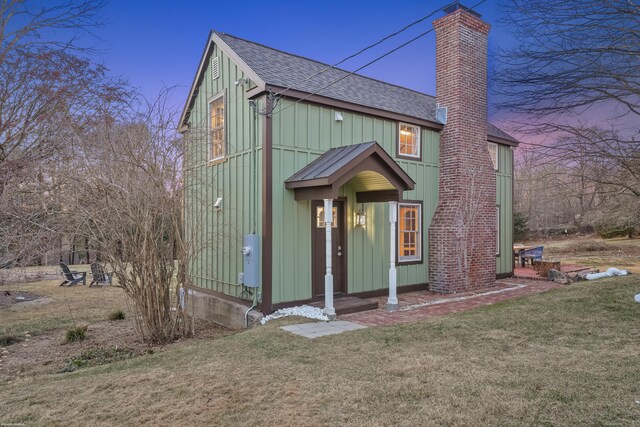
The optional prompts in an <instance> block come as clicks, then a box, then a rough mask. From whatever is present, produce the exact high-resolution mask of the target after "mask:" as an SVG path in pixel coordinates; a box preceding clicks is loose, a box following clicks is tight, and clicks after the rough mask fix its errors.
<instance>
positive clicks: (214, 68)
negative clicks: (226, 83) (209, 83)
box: [211, 56, 220, 80]
mask: <svg viewBox="0 0 640 427" xmlns="http://www.w3.org/2000/svg"><path fill="white" fill-rule="evenodd" d="M219 62H220V61H219V60H218V57H217V56H214V57H212V58H211V79H212V80H215V79H217V78H218V77H220V65H219Z"/></svg>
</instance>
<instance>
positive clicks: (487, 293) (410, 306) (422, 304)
mask: <svg viewBox="0 0 640 427" xmlns="http://www.w3.org/2000/svg"><path fill="white" fill-rule="evenodd" d="M526 287H527V285H520V284H518V285H515V286H512V287H510V288H504V289H498V290H495V291H487V292H482V293H480V294H473V295H467V296H464V297H456V298H441V299H437V300H433V301H429V302H423V303H421V304H413V305H405V306H404V307H400V309H399V311H409V310H415V309H416V308H422V307H427V306H429V305H436V304H444V303H445V302H457V301H464V300H467V299H471V298H477V297H483V296H485V295H494V294H501V293H502V292H507V291H513V290H514V289H521V288H526Z"/></svg>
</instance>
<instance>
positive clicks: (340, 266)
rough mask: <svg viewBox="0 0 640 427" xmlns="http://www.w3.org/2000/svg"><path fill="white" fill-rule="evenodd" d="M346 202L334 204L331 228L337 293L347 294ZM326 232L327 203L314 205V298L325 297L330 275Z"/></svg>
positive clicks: (334, 281)
mask: <svg viewBox="0 0 640 427" xmlns="http://www.w3.org/2000/svg"><path fill="white" fill-rule="evenodd" d="M344 209H345V206H344V201H342V200H334V201H333V218H334V220H333V223H332V227H331V245H332V251H331V253H332V254H333V257H332V261H331V272H332V274H333V293H334V294H340V293H345V291H346V286H345V284H346V283H345V282H346V280H345V277H346V273H347V247H346V241H347V239H346V235H347V233H346V231H347V227H346V224H345V211H344ZM325 248H326V228H325V225H324V202H323V201H322V200H314V201H312V202H311V260H312V261H311V264H312V267H311V274H312V284H313V296H314V297H317V296H321V295H324V275H325V273H326V256H327V255H326V252H325Z"/></svg>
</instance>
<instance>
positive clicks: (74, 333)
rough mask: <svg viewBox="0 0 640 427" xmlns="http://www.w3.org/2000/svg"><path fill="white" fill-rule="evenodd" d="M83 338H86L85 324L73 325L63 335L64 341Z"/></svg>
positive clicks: (81, 339)
mask: <svg viewBox="0 0 640 427" xmlns="http://www.w3.org/2000/svg"><path fill="white" fill-rule="evenodd" d="M85 338H87V325H82V326H74V327H73V328H71V329H69V330H68V331H67V333H66V334H65V335H64V341H65V342H67V343H69V342H75V341H83V340H84V339H85Z"/></svg>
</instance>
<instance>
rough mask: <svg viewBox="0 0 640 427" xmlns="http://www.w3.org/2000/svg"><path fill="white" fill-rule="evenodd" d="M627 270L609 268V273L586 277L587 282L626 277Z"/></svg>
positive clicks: (592, 274) (593, 274)
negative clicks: (604, 278)
mask: <svg viewBox="0 0 640 427" xmlns="http://www.w3.org/2000/svg"><path fill="white" fill-rule="evenodd" d="M627 274H629V273H627V270H618V269H617V268H613V267H611V268H608V269H607V271H605V272H603V273H589V274H587V275H586V279H587V280H596V279H602V278H603V277H613V276H626V275H627Z"/></svg>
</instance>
